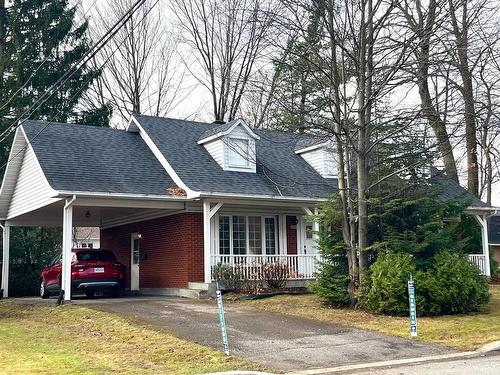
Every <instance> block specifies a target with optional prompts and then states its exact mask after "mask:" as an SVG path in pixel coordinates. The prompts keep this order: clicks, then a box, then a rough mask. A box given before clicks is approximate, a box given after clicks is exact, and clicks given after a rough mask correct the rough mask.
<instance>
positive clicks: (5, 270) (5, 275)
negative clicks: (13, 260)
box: [1, 223, 10, 298]
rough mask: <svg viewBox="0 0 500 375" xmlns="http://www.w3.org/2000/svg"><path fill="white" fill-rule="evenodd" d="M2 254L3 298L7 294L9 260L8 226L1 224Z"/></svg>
mask: <svg viewBox="0 0 500 375" xmlns="http://www.w3.org/2000/svg"><path fill="white" fill-rule="evenodd" d="M2 232H3V236H2V240H3V255H2V286H1V289H3V298H7V297H8V296H9V262H10V226H9V224H7V223H5V224H4V225H2Z"/></svg>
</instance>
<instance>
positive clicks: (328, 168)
mask: <svg viewBox="0 0 500 375" xmlns="http://www.w3.org/2000/svg"><path fill="white" fill-rule="evenodd" d="M295 153H296V154H297V155H300V156H302V158H303V159H304V160H305V161H306V162H307V163H308V164H309V165H310V166H311V167H313V168H314V169H315V170H316V172H318V173H319V174H320V175H321V176H322V177H324V178H337V163H336V162H335V149H334V147H333V144H332V142H330V141H318V140H313V139H310V140H306V141H305V142H299V143H298V144H297V147H296V149H295Z"/></svg>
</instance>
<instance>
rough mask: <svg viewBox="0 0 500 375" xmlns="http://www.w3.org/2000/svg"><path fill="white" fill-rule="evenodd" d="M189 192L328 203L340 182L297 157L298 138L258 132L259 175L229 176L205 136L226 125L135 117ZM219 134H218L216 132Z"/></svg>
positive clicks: (292, 135)
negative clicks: (204, 141) (203, 141)
mask: <svg viewBox="0 0 500 375" xmlns="http://www.w3.org/2000/svg"><path fill="white" fill-rule="evenodd" d="M135 118H136V119H137V121H138V122H139V123H140V124H141V126H142V127H143V128H144V130H145V131H146V132H147V133H148V135H149V136H150V137H151V139H152V140H153V142H154V143H155V144H156V146H157V147H158V148H159V150H160V151H161V152H162V154H163V155H164V156H165V158H166V159H167V160H168V162H169V163H170V165H171V166H172V168H173V169H174V170H175V171H176V173H177V174H178V175H179V177H180V179H181V180H182V181H183V182H184V183H185V184H186V185H187V187H188V188H190V189H192V190H194V191H200V192H212V193H232V194H255V195H272V196H280V195H282V196H288V197H301V198H327V197H328V196H329V195H331V194H332V193H334V192H336V191H337V188H336V186H337V181H336V180H334V179H328V180H326V179H324V178H323V177H321V176H320V175H319V174H318V173H317V172H316V171H315V170H314V169H313V168H312V167H311V166H310V165H309V164H307V162H306V161H305V160H304V159H302V157H301V156H299V155H296V154H295V152H294V148H295V144H296V142H297V140H298V137H297V135H296V134H294V133H285V132H279V131H272V130H261V129H253V131H254V132H255V133H256V134H257V135H258V136H260V139H259V140H256V154H257V173H248V172H233V171H224V170H223V169H222V168H221V167H220V166H219V164H217V162H216V161H215V160H214V159H213V158H212V157H211V156H210V154H209V153H208V151H207V150H206V149H205V147H204V146H203V145H199V144H197V141H198V140H199V139H200V137H201V136H202V135H205V134H209V132H213V131H218V130H219V127H220V125H216V124H207V123H200V122H193V121H184V120H175V119H168V118H160V117H150V116H144V115H137V116H135ZM214 129H215V130H214Z"/></svg>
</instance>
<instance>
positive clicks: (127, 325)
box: [0, 301, 262, 374]
mask: <svg viewBox="0 0 500 375" xmlns="http://www.w3.org/2000/svg"><path fill="white" fill-rule="evenodd" d="M0 361H1V363H0V366H1V367H0V368H1V369H0V373H2V374H35V373H36V374H84V373H85V374H109V373H120V374H138V373H141V374H200V373H207V372H214V371H227V370H235V369H249V370H262V367H260V366H258V365H255V364H253V363H250V362H247V361H244V360H242V359H239V358H236V357H227V356H225V355H224V354H223V353H221V352H219V351H215V350H212V349H210V348H207V347H204V346H201V345H197V344H194V343H191V342H189V341H186V340H181V339H178V338H176V337H174V336H172V335H170V334H168V333H167V332H165V331H162V330H155V329H153V328H151V327H148V326H141V325H138V324H135V323H132V322H130V321H128V320H126V319H124V318H121V317H119V316H117V315H114V314H111V313H106V312H100V311H95V310H92V309H89V308H85V307H78V306H70V305H67V306H63V307H47V306H21V305H16V304H14V303H11V302H8V301H2V302H0Z"/></svg>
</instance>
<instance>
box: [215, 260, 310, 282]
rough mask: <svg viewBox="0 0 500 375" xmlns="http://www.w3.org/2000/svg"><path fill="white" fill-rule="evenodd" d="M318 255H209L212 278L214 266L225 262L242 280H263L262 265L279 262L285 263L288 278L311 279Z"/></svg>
mask: <svg viewBox="0 0 500 375" xmlns="http://www.w3.org/2000/svg"><path fill="white" fill-rule="evenodd" d="M318 260H319V255H314V254H312V255H309V254H307V255H306V254H300V255H288V254H287V255H218V254H216V255H213V254H212V255H211V259H210V261H211V270H212V280H214V279H215V277H214V270H215V267H216V266H218V265H219V264H227V265H229V266H231V267H232V269H233V272H234V273H239V274H240V277H241V279H243V280H263V279H264V272H263V269H264V265H266V264H273V263H281V264H286V266H287V268H288V272H289V275H290V277H289V279H290V280H297V279H313V278H314V273H315V272H316V263H317V262H318Z"/></svg>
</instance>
